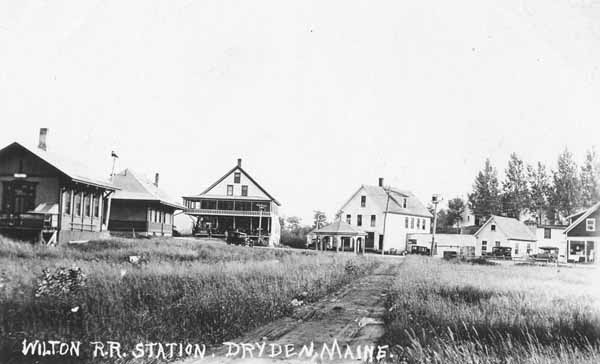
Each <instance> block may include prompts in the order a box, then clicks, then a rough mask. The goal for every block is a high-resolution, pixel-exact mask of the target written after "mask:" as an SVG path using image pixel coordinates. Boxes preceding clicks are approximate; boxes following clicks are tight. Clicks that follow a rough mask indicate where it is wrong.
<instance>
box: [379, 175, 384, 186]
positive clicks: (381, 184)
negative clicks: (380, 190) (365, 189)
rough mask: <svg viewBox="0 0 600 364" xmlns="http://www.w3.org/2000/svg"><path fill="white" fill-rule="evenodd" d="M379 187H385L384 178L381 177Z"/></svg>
mask: <svg viewBox="0 0 600 364" xmlns="http://www.w3.org/2000/svg"><path fill="white" fill-rule="evenodd" d="M379 187H383V177H379Z"/></svg>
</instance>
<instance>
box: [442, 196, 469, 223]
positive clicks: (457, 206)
mask: <svg viewBox="0 0 600 364" xmlns="http://www.w3.org/2000/svg"><path fill="white" fill-rule="evenodd" d="M466 209H467V205H466V204H465V201H463V199H462V198H460V197H456V198H453V199H451V200H450V201H448V211H447V212H446V218H447V221H446V222H447V223H448V224H449V226H456V225H457V224H459V223H460V222H461V221H462V219H463V214H464V213H465V210H466Z"/></svg>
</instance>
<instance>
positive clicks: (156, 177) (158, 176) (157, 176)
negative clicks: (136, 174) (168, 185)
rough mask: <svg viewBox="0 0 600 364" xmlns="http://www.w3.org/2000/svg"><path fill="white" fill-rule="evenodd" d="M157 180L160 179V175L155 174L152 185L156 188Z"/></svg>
mask: <svg viewBox="0 0 600 364" xmlns="http://www.w3.org/2000/svg"><path fill="white" fill-rule="evenodd" d="M159 179H160V174H158V173H155V174H154V185H155V186H156V187H158V181H159Z"/></svg>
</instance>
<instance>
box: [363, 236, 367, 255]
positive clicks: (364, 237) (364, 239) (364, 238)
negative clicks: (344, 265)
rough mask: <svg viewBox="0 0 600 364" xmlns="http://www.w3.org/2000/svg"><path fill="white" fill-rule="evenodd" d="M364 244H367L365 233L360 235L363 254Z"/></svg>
mask: <svg viewBox="0 0 600 364" xmlns="http://www.w3.org/2000/svg"><path fill="white" fill-rule="evenodd" d="M365 245H367V240H366V235H363V237H362V253H363V254H365Z"/></svg>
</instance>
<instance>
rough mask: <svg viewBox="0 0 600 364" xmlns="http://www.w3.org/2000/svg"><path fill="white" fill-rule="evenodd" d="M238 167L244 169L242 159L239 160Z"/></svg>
mask: <svg viewBox="0 0 600 364" xmlns="http://www.w3.org/2000/svg"><path fill="white" fill-rule="evenodd" d="M237 166H238V167H240V168H242V158H238V164H237Z"/></svg>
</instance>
